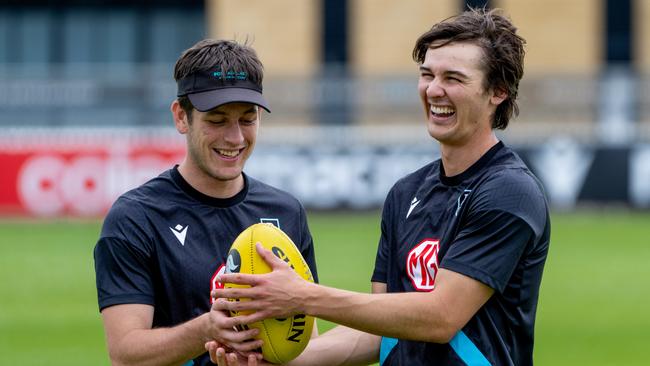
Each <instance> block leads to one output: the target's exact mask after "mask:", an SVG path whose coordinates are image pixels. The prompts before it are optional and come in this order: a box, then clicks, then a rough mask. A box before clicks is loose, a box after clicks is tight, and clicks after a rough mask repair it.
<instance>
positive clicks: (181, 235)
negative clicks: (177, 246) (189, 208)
mask: <svg viewBox="0 0 650 366" xmlns="http://www.w3.org/2000/svg"><path fill="white" fill-rule="evenodd" d="M188 227H190V225H187V226H185V227H183V225H181V224H178V225H176V226H174V227H171V226H170V227H169V230H171V231H172V233H174V236H176V239H178V241H179V242H180V243H181V245H183V246H185V236H187V228H188Z"/></svg>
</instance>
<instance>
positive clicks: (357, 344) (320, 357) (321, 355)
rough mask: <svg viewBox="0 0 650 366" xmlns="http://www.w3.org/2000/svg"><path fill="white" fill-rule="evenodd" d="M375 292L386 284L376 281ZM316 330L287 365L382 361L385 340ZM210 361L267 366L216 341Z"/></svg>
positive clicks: (350, 332)
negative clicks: (228, 351) (383, 341)
mask: <svg viewBox="0 0 650 366" xmlns="http://www.w3.org/2000/svg"><path fill="white" fill-rule="evenodd" d="M372 292H373V293H385V292H386V284H385V283H379V282H373V283H372ZM316 329H317V328H316V327H314V330H315V331H314V334H313V335H312V338H311V340H310V341H309V344H308V345H307V348H305V350H304V351H303V352H302V353H301V354H300V356H298V357H297V358H296V359H294V360H293V361H291V362H289V363H288V364H287V366H343V365H348V366H352V365H369V364H371V363H373V362H377V360H378V359H379V344H380V342H381V337H379V336H376V335H373V334H369V333H365V332H362V331H359V330H356V329H352V328H348V327H345V326H341V325H340V326H337V327H335V328H332V329H331V330H329V331H327V332H325V333H324V334H322V335H320V336H319V335H318V332H317V331H316ZM206 349H208V351H209V353H210V359H211V361H212V362H213V363H215V364H218V365H219V366H237V365H248V366H265V365H268V364H267V363H265V362H264V361H260V360H258V359H257V358H255V357H252V358H251V357H248V358H246V357H242V356H239V357H238V355H237V354H236V353H230V354H226V350H225V349H224V348H223V347H219V345H218V344H217V343H216V342H211V344H209V345H208V344H206Z"/></svg>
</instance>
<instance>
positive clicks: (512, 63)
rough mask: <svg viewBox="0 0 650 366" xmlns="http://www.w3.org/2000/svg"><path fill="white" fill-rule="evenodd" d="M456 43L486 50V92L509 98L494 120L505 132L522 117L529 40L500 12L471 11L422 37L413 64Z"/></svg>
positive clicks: (495, 114) (497, 127)
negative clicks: (520, 102) (512, 120)
mask: <svg viewBox="0 0 650 366" xmlns="http://www.w3.org/2000/svg"><path fill="white" fill-rule="evenodd" d="M453 42H472V43H474V44H476V45H477V46H479V47H481V49H482V50H483V55H484V57H483V62H482V66H483V71H484V73H485V80H484V83H483V87H484V89H485V90H499V89H500V90H503V91H504V92H505V93H506V94H507V98H506V99H505V100H504V101H503V102H502V103H501V104H499V106H498V107H497V109H496V111H495V113H494V116H493V117H492V128H496V129H501V130H503V129H505V128H506V127H507V126H508V122H509V121H510V118H512V116H513V115H514V116H517V115H518V114H519V106H518V105H517V101H516V99H517V93H518V89H519V81H520V80H521V78H522V76H523V75H524V54H525V51H524V45H525V44H526V40H525V39H523V38H522V37H521V36H519V35H518V34H517V28H515V26H514V25H513V24H512V22H511V21H510V20H509V19H508V18H506V17H505V16H503V15H502V14H501V11H500V10H499V9H492V10H488V9H485V8H470V9H469V10H467V11H465V12H463V13H461V14H459V15H456V16H453V17H450V18H447V19H445V20H443V21H442V22H440V23H437V24H435V25H434V26H433V27H432V28H431V29H430V30H429V31H427V32H425V33H424V34H422V35H421V36H420V38H418V40H417V41H416V42H415V47H414V48H413V60H415V62H417V63H419V64H421V63H423V62H424V58H425V56H426V53H427V50H428V49H430V48H439V47H443V46H445V45H448V44H450V43H453Z"/></svg>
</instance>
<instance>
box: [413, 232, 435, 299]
mask: <svg viewBox="0 0 650 366" xmlns="http://www.w3.org/2000/svg"><path fill="white" fill-rule="evenodd" d="M439 248H440V240H437V239H424V240H423V241H422V242H420V244H418V245H416V246H415V247H414V248H413V249H411V251H410V252H409V254H408V256H407V257H406V273H407V274H408V276H409V278H410V279H411V283H412V284H413V287H414V288H415V289H416V290H418V291H431V290H433V288H434V286H435V283H436V274H437V273H438V250H439Z"/></svg>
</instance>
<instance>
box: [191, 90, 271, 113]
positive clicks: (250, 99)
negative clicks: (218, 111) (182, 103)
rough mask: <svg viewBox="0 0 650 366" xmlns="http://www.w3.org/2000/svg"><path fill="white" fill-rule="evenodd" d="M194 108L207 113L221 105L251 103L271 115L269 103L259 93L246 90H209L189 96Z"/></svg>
mask: <svg viewBox="0 0 650 366" xmlns="http://www.w3.org/2000/svg"><path fill="white" fill-rule="evenodd" d="M187 97H188V98H189V99H190V102H192V105H193V106H194V108H196V110H197V111H199V112H207V111H209V110H211V109H214V108H217V107H218V106H220V105H224V104H228V103H251V104H255V105H258V106H260V107H262V108H264V109H265V110H266V111H267V112H269V113H271V109H270V108H269V103H268V102H267V101H266V100H265V99H264V97H263V96H262V94H260V93H259V92H258V91H255V90H252V89H246V88H226V89H216V90H208V91H205V92H200V93H194V94H188V95H187Z"/></svg>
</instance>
